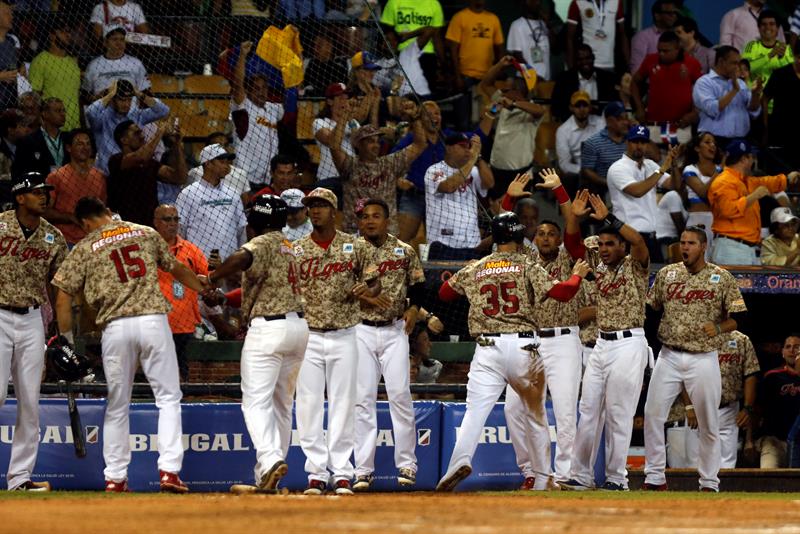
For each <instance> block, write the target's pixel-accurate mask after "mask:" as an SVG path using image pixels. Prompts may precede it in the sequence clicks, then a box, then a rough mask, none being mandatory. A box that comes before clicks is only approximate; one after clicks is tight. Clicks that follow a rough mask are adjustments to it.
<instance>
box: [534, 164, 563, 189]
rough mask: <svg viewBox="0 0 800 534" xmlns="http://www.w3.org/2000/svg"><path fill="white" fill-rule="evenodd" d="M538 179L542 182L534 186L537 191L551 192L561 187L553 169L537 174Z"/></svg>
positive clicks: (559, 179)
mask: <svg viewBox="0 0 800 534" xmlns="http://www.w3.org/2000/svg"><path fill="white" fill-rule="evenodd" d="M539 178H541V179H542V180H543V182H542V183H541V184H536V188H537V189H550V190H553V189H555V188H556V187H558V186H560V185H561V178H559V176H558V173H557V172H556V170H555V169H544V170H542V172H540V173H539Z"/></svg>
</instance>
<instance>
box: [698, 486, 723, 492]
mask: <svg viewBox="0 0 800 534" xmlns="http://www.w3.org/2000/svg"><path fill="white" fill-rule="evenodd" d="M700 491H702V492H705V493H719V490H718V489H714V488H706V487H703V488H700Z"/></svg>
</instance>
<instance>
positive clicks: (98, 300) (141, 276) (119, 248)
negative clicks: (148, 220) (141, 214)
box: [68, 221, 175, 324]
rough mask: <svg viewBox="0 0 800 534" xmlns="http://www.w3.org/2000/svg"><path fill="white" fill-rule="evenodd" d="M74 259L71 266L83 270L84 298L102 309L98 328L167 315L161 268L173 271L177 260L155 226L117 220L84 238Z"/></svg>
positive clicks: (98, 317) (76, 248)
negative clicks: (112, 322) (160, 282)
mask: <svg viewBox="0 0 800 534" xmlns="http://www.w3.org/2000/svg"><path fill="white" fill-rule="evenodd" d="M73 255H75V257H74V258H72V262H74V263H73V264H72V265H71V267H72V268H75V269H80V270H83V274H84V280H85V286H84V287H85V289H84V292H85V295H86V300H87V302H88V303H89V305H91V306H92V307H93V308H95V309H96V310H98V312H97V322H98V323H99V324H105V323H107V322H108V321H110V320H112V319H116V318H118V317H133V316H137V315H150V314H157V313H167V312H169V310H170V306H169V302H168V301H167V299H166V298H165V297H164V295H163V294H162V293H161V289H160V287H159V285H158V267H159V266H160V267H162V268H163V269H165V270H171V268H172V265H173V264H174V261H175V259H174V257H173V256H172V254H170V252H169V248H168V246H167V243H166V241H164V239H163V238H162V237H161V236H160V235H159V234H158V233H157V232H156V231H155V230H153V229H152V228H149V227H147V226H141V225H138V224H134V223H129V222H126V221H113V222H111V223H109V224H107V225H105V226H103V227H101V228H98V229H97V230H95V231H93V232H91V233H90V234H89V235H87V236H86V237H85V238H84V239H83V240H81V242H80V243H78V245H77V246H76V247H75V249H74V250H73V251H72V252H71V253H70V256H73ZM68 259H69V258H68ZM72 262H70V263H72Z"/></svg>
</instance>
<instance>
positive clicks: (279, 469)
mask: <svg viewBox="0 0 800 534" xmlns="http://www.w3.org/2000/svg"><path fill="white" fill-rule="evenodd" d="M288 472H289V466H288V465H286V462H284V461H283V460H278V461H277V462H275V464H274V465H273V466H272V467H271V468H270V469H269V471H267V472H266V473H264V474H263V475H262V476H261V480H259V481H258V489H262V490H274V489H275V488H277V487H278V482H280V480H281V479H282V478H283V477H285V476H286V473H288Z"/></svg>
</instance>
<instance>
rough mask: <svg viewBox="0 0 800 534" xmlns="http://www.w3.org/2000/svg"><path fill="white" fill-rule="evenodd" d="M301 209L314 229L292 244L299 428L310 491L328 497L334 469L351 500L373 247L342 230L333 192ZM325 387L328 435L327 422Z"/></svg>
mask: <svg viewBox="0 0 800 534" xmlns="http://www.w3.org/2000/svg"><path fill="white" fill-rule="evenodd" d="M303 204H304V205H305V206H307V207H308V211H309V216H310V218H311V224H312V225H313V226H314V231H313V232H311V235H309V236H306V237H303V238H301V239H299V240H297V241H295V243H294V245H295V247H294V251H295V261H297V264H298V266H299V279H300V285H301V289H302V294H303V298H304V302H305V314H306V320H307V321H308V329H309V336H308V347H307V349H306V354H305V359H304V360H303V363H302V365H301V366H300V374H299V376H298V378H297V431H298V433H299V435H300V446H301V447H302V449H303V452H304V453H305V455H306V465H305V468H306V472H308V488H307V489H306V490H305V494H306V495H321V494H322V493H324V492H325V490H326V488H327V485H328V479H329V478H331V475H330V474H329V471H330V472H331V473H332V481H333V488H334V491H335V493H337V494H339V495H347V494H352V493H353V491H352V486H351V479H352V478H353V474H354V471H353V465H352V464H351V463H350V455H351V454H352V453H353V428H354V420H353V412H354V407H355V403H356V376H357V375H356V366H357V362H358V353H357V346H356V331H355V326H356V324H357V323H358V321H359V318H360V314H361V310H360V307H359V300H358V296H359V295H361V294H362V293H363V292H364V289H365V287H366V284H364V283H361V282H358V280H359V279H362V278H363V279H367V278H368V277H367V276H365V275H366V274H367V273H368V272H369V271H368V270H367V259H368V258H369V256H371V252H372V251H370V250H369V249H368V248H367V247H371V246H372V245H369V244H368V243H365V242H364V241H358V240H357V239H356V238H355V237H354V236H352V235H350V234H346V233H344V232H340V231H338V230H336V227H335V216H336V195H335V194H333V192H332V191H330V190H328V189H325V188H322V187H318V188H317V189H314V190H313V191H311V192H310V193H309V194H308V195H307V196H306V197H305V198H303ZM372 274H373V275H377V271H375V272H373V273H372ZM370 282H371V280H370ZM378 289H380V286H378ZM372 296H377V295H372ZM326 390H327V395H328V397H327V398H328V431H327V433H326V432H325V431H324V430H323V425H322V419H323V415H324V401H325V392H326Z"/></svg>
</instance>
